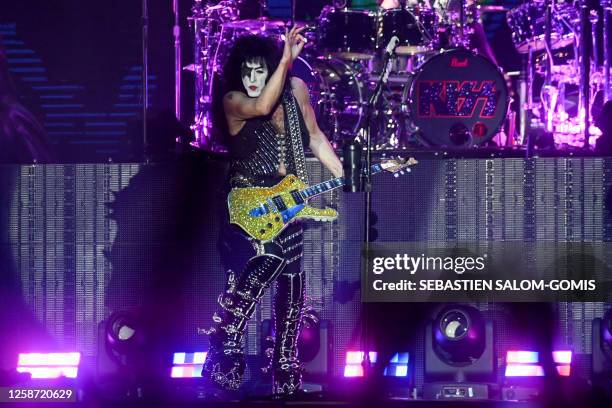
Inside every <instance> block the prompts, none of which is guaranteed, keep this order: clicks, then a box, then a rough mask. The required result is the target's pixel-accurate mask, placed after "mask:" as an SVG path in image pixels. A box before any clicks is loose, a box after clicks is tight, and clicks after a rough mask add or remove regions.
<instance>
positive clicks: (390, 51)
mask: <svg viewBox="0 0 612 408" xmlns="http://www.w3.org/2000/svg"><path fill="white" fill-rule="evenodd" d="M398 43H399V39H398V38H397V37H395V36H394V37H392V38H391V41H390V43H389V45H387V51H386V53H385V59H384V64H383V72H382V73H381V75H380V79H379V80H378V83H377V84H376V88H375V89H374V93H373V94H372V96H371V97H370V100H369V101H368V103H367V105H366V126H365V132H366V168H365V172H364V173H363V179H364V182H363V183H362V185H363V186H364V187H363V188H364V191H365V216H364V224H365V231H364V242H363V243H364V250H365V253H366V258H365V259H366V264H367V259H368V257H369V254H370V241H371V237H370V224H371V219H370V218H371V213H372V134H371V124H372V114H373V113H374V110H375V109H374V108H375V107H376V103H377V102H378V99H379V98H380V95H381V93H382V89H383V86H384V85H385V84H386V83H387V79H388V77H389V70H390V68H391V60H392V58H393V57H394V52H395V47H396V46H397V44H398ZM366 267H367V265H366ZM366 273H367V272H366ZM361 316H362V326H361V329H362V330H361V332H362V336H361V342H362V345H363V347H362V350H363V367H364V376H365V377H366V378H368V377H369V375H370V374H371V369H372V364H371V361H370V350H369V339H368V313H367V307H365V303H363V302H362V310H361Z"/></svg>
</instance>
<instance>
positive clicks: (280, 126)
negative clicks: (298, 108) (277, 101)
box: [271, 105, 285, 134]
mask: <svg viewBox="0 0 612 408" xmlns="http://www.w3.org/2000/svg"><path fill="white" fill-rule="evenodd" d="M271 121H272V124H273V125H274V127H275V128H276V130H277V131H278V133H280V134H284V133H285V111H284V109H283V105H278V107H277V108H276V110H275V111H274V113H272V119H271Z"/></svg>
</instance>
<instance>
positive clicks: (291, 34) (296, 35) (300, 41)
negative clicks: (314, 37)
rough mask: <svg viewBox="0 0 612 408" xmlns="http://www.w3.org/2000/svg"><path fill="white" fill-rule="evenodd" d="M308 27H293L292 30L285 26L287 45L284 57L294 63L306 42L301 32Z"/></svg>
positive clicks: (284, 49)
mask: <svg viewBox="0 0 612 408" xmlns="http://www.w3.org/2000/svg"><path fill="white" fill-rule="evenodd" d="M305 28H306V27H305V26H304V27H300V28H298V27H293V28H292V29H291V30H288V29H286V28H285V47H284V48H283V59H284V60H286V61H288V62H289V63H292V62H293V61H294V60H295V59H296V58H297V57H298V55H300V52H301V51H302V48H304V44H306V39H305V38H304V37H303V36H302V35H301V34H300V33H301V32H302V31H303V30H304V29H305Z"/></svg>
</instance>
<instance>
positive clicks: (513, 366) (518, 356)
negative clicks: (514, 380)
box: [505, 350, 572, 377]
mask: <svg viewBox="0 0 612 408" xmlns="http://www.w3.org/2000/svg"><path fill="white" fill-rule="evenodd" d="M552 354H553V361H554V362H555V364H556V369H557V373H558V374H559V375H560V376H563V377H567V376H569V375H570V371H571V369H570V367H571V363H572V352H571V351H570V350H555V351H553V353H552ZM505 376H506V377H543V376H544V369H543V367H542V366H541V365H540V353H538V352H537V351H523V350H521V351H512V350H509V351H508V352H507V353H506V370H505Z"/></svg>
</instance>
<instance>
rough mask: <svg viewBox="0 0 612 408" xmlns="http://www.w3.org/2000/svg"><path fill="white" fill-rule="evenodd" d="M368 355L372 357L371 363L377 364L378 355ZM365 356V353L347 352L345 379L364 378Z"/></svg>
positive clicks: (370, 353) (372, 352) (372, 353)
mask: <svg viewBox="0 0 612 408" xmlns="http://www.w3.org/2000/svg"><path fill="white" fill-rule="evenodd" d="M368 354H369V356H370V362H371V363H372V364H375V363H376V359H377V357H378V353H376V352H375V351H370V352H369V353H368ZM363 356H364V352H363V351H347V352H346V364H345V366H344V376H345V377H363V365H362V363H363Z"/></svg>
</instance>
